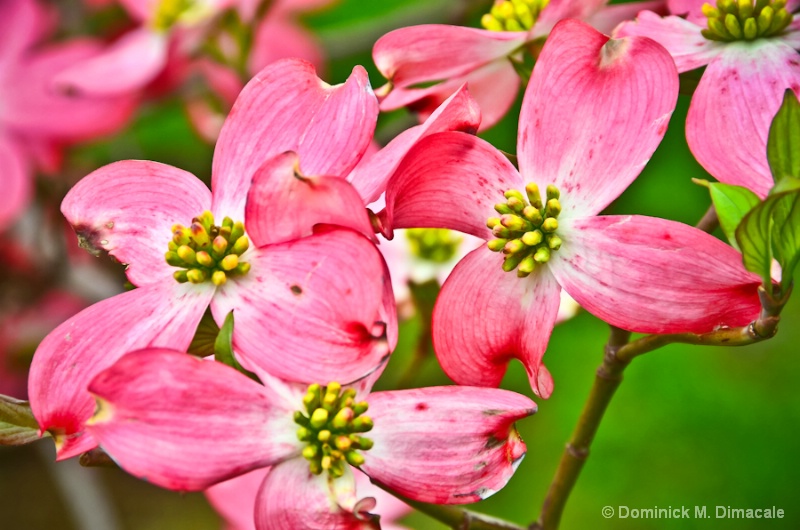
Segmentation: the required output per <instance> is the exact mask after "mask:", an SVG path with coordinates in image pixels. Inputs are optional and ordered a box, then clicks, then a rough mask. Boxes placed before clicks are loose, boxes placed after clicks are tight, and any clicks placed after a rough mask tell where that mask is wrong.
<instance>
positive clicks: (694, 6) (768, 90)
mask: <svg viewBox="0 0 800 530" xmlns="http://www.w3.org/2000/svg"><path fill="white" fill-rule="evenodd" d="M780 2H781V3H783V4H785V8H783V14H784V16H783V17H779V13H780V11H781V9H778V8H779V6H780V4H779V3H778V2H771V1H767V2H759V6H760V7H759V8H758V10H756V11H753V13H752V14H751V15H750V17H745V16H744V15H745V13H742V16H740V17H738V18H737V16H734V15H733V14H728V15H727V16H730V17H732V18H731V20H735V21H736V24H739V27H740V31H742V29H741V28H742V26H743V25H744V24H745V23H746V22H745V21H746V20H748V19H749V20H750V21H751V22H750V23H749V24H748V25H750V24H751V25H752V29H750V30H749V31H754V32H756V33H754V34H752V35H751V37H752V38H749V39H748V38H745V36H744V34H742V36H741V38H734V37H732V36H731V37H730V38H727V39H723V38H722V36H721V35H717V34H716V33H715V31H713V30H710V29H709V28H707V27H706V23H707V22H709V21H710V20H712V19H713V20H716V24H717V25H716V27H717V28H720V24H722V23H721V22H720V21H721V20H722V19H723V18H726V14H725V13H720V12H719V9H718V8H715V7H712V6H711V5H709V6H708V8H706V11H707V12H708V13H709V15H711V17H706V16H705V15H704V14H703V9H702V6H703V3H704V2H703V0H681V1H680V2H677V1H676V2H673V3H672V4H670V7H671V9H673V10H676V11H673V12H676V13H677V14H687V18H686V19H683V18H680V17H677V16H669V17H664V18H661V17H659V16H658V15H656V14H655V13H651V12H649V11H644V12H642V13H640V14H639V16H638V17H637V19H636V21H633V22H626V23H624V24H622V25H621V26H620V27H619V28H618V29H617V30H616V32H615V34H616V35H618V36H626V35H642V36H645V37H650V38H651V39H654V40H655V41H656V42H658V43H659V44H661V45H662V46H664V47H665V48H666V49H667V51H669V52H670V54H671V55H672V57H673V59H675V64H676V65H677V67H678V72H687V71H689V70H694V69H696V68H700V67H703V66H705V67H706V69H705V72H703V76H702V78H701V79H700V83H699V84H698V86H697V89H696V90H695V93H694V96H693V97H692V103H691V106H690V107H689V114H688V115H687V117H686V140H687V142H688V143H689V148H690V149H691V150H692V153H693V154H694V156H695V158H697V160H698V162H700V164H701V165H702V166H703V167H704V168H705V169H706V171H708V172H709V173H711V175H713V176H714V177H715V178H716V179H718V180H719V181H721V182H725V183H728V184H735V185H738V186H744V187H746V188H749V189H751V190H752V191H754V192H755V193H756V194H758V195H759V196H761V197H762V198H763V197H766V195H767V192H769V190H770V188H772V186H773V185H774V184H775V183H774V182H773V179H772V173H771V171H770V169H769V164H768V163H767V136H768V134H769V127H770V124H771V123H772V119H773V118H774V117H775V114H776V113H777V112H778V109H779V108H780V106H781V102H782V101H783V94H784V92H785V91H786V89H789V88H790V89H792V90H793V91H794V93H795V94H797V95H798V97H800V55H798V53H797V51H795V50H798V49H800V18H796V19H794V20H792V15H791V14H790V13H791V12H792V11H796V10H797V8H798V7H800V2H798V0H789V1H788V2H783V0H780ZM746 4H749V2H747V3H746ZM736 5H742V4H741V3H739V4H736V3H734V4H733V6H734V7H736ZM767 7H769V9H770V10H772V11H771V13H774V15H773V14H770V15H767V14H766V13H764V15H763V16H761V12H762V11H763V9H766V8H767ZM709 8H710V9H709ZM715 11H716V13H715ZM737 12H738V11H737ZM781 18H782V19H783V20H785V24H787V26H786V27H785V29H780V30H779V31H778V30H777V29H774V28H773V29H770V25H769V23H770V21H775V22H776V23H777V22H779V19H781ZM762 19H763V20H764V21H766V26H764V27H765V28H767V29H765V30H763V31H762V29H760V26H759V25H760V24H762ZM767 19H769V20H767ZM756 21H758V22H756ZM709 24H711V25H713V24H714V23H712V22H709ZM773 25H774V24H773ZM709 27H710V26H709ZM721 27H722V29H720V30H719V31H722V32H727V31H728V30H727V29H725V24H722V26H721ZM776 28H777V26H776ZM704 32H705V34H704ZM707 35H708V36H710V37H711V38H707Z"/></svg>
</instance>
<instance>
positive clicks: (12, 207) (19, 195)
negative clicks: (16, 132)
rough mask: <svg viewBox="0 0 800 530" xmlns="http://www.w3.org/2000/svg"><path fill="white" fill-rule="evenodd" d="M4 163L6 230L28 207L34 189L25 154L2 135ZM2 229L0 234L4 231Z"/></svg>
mask: <svg viewBox="0 0 800 530" xmlns="http://www.w3.org/2000/svg"><path fill="white" fill-rule="evenodd" d="M0 160H2V161H3V169H2V171H3V193H2V195H0V226H1V227H3V229H5V228H6V227H8V226H10V225H11V224H12V223H13V222H14V220H15V219H16V218H17V217H18V216H19V215H20V214H21V213H22V211H23V210H24V209H25V207H26V206H27V205H28V201H30V198H31V192H32V188H33V175H32V174H31V170H32V168H31V167H30V164H29V162H28V160H26V157H25V153H24V152H23V151H22V149H21V148H20V147H19V146H18V145H17V144H16V143H15V142H13V141H12V140H11V139H10V138H8V137H6V136H3V135H0ZM3 229H0V232H2V231H3Z"/></svg>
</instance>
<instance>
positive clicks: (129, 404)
mask: <svg viewBox="0 0 800 530" xmlns="http://www.w3.org/2000/svg"><path fill="white" fill-rule="evenodd" d="M89 391H90V392H91V393H92V394H93V395H94V396H95V397H96V398H97V400H98V411H97V412H96V414H95V416H94V417H93V418H92V420H91V422H90V423H89V425H88V427H87V430H88V431H89V433H90V434H91V435H92V436H94V438H95V439H96V440H97V441H98V442H99V443H100V445H101V446H102V448H103V449H104V450H105V451H106V452H108V454H109V455H111V456H112V458H114V460H115V461H116V462H117V463H118V464H119V465H120V467H122V468H123V469H125V470H126V471H128V472H129V473H131V474H132V475H134V476H136V477H138V478H141V479H144V480H147V481H148V482H152V483H154V484H157V485H159V486H162V487H164V488H169V489H172V490H179V491H197V490H202V489H205V488H207V487H209V486H211V485H212V484H214V483H216V482H219V481H221V480H226V479H229V478H231V477H234V476H237V475H240V474H242V473H243V472H245V471H248V470H251V469H255V468H258V467H264V466H266V465H272V464H274V463H276V462H280V461H281V460H284V459H285V458H287V457H290V456H293V455H296V454H298V453H299V451H300V449H301V447H302V445H301V443H300V442H299V441H297V437H296V434H295V432H296V430H297V428H296V425H295V424H294V422H293V420H292V410H291V409H284V408H282V407H281V406H280V404H278V403H275V401H274V400H273V399H272V394H271V393H270V392H269V391H267V390H266V389H265V387H263V386H261V385H259V384H258V383H256V382H254V381H251V380H250V379H248V378H247V377H245V376H244V375H242V374H240V373H239V372H237V371H236V370H234V369H233V368H231V367H229V366H226V365H224V364H222V363H218V362H214V361H204V360H202V359H198V358H197V357H193V356H191V355H188V354H186V353H182V352H179V351H175V350H165V349H155V348H154V349H146V350H140V351H137V352H134V353H130V354H128V355H126V356H124V357H122V358H121V359H120V360H119V361H117V362H116V363H115V364H114V365H113V366H111V367H110V368H108V369H106V370H104V371H103V372H100V373H99V374H98V375H97V377H95V378H94V380H93V381H92V382H91V383H90V384H89Z"/></svg>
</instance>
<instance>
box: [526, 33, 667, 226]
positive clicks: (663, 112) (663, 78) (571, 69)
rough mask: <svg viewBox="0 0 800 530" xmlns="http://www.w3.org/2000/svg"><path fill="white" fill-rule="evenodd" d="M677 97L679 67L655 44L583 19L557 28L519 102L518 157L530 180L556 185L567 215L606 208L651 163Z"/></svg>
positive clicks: (541, 183) (589, 213) (527, 180)
mask: <svg viewBox="0 0 800 530" xmlns="http://www.w3.org/2000/svg"><path fill="white" fill-rule="evenodd" d="M677 99H678V75H677V73H676V71H675V65H674V63H673V61H672V58H671V57H670V56H669V54H667V53H666V52H665V51H664V49H663V48H662V47H661V46H659V45H658V44H656V43H655V42H653V41H651V40H649V39H643V38H640V37H629V38H626V39H622V40H609V39H608V37H606V36H604V35H601V34H600V33H598V32H597V31H595V30H594V29H592V28H591V27H589V26H587V25H586V24H584V23H582V22H578V21H575V20H565V21H563V22H561V23H559V24H558V26H556V28H555V29H554V30H553V32H552V34H551V35H550V37H548V39H547V44H545V47H544V50H543V51H542V54H541V55H540V57H539V60H538V61H537V63H536V67H535V68H534V71H533V76H532V77H531V82H530V84H529V85H528V88H527V90H526V91H525V99H524V100H523V103H522V112H521V114H520V133H519V141H518V148H517V152H518V154H519V167H520V172H521V173H522V176H523V177H524V180H525V182H536V183H537V184H539V186H542V187H543V186H545V185H548V184H555V185H556V186H557V187H558V188H559V189H560V190H561V204H562V207H563V209H564V215H565V216H571V215H591V214H595V213H597V212H599V211H601V210H602V209H603V208H605V207H606V206H607V205H608V204H609V203H610V202H611V201H613V200H614V199H616V198H617V196H618V195H619V194H620V193H622V191H623V190H624V189H625V188H627V187H628V185H629V184H630V183H631V182H633V180H634V179H635V178H636V176H637V175H638V174H639V172H640V171H641V170H642V168H643V167H644V166H645V164H646V163H647V161H648V160H649V159H650V156H651V155H652V154H653V151H655V149H656V147H657V146H658V144H659V142H661V138H662V137H663V136H664V133H665V132H666V130H667V123H668V122H669V117H670V115H671V114H672V111H673V110H674V109H675V103H676V101H677ZM567 116H580V119H566V118H565V117H567Z"/></svg>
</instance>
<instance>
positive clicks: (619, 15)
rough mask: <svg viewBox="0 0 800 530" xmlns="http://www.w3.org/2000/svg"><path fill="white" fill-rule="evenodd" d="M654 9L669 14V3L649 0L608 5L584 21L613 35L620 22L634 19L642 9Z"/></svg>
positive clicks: (604, 32)
mask: <svg viewBox="0 0 800 530" xmlns="http://www.w3.org/2000/svg"><path fill="white" fill-rule="evenodd" d="M645 10H646V11H654V12H658V13H660V14H662V15H666V14H667V5H666V2H665V1H664V0H647V1H645V2H627V3H624V4H614V5H607V6H603V7H602V8H600V9H599V10H598V11H597V12H596V13H594V14H593V15H591V16H590V17H589V18H587V19H586V20H585V21H584V22H586V23H587V24H589V25H590V26H592V27H593V28H594V29H596V30H597V31H599V32H600V33H602V34H604V35H611V34H612V32H613V31H614V28H616V27H617V26H618V25H619V24H620V23H622V22H625V21H628V20H633V19H634V18H636V15H638V14H639V12H640V11H645Z"/></svg>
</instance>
